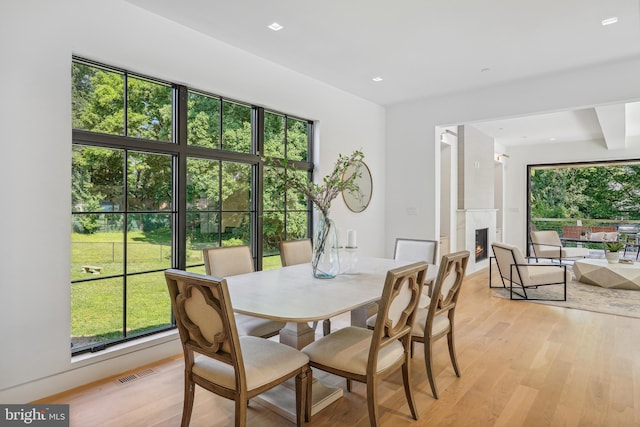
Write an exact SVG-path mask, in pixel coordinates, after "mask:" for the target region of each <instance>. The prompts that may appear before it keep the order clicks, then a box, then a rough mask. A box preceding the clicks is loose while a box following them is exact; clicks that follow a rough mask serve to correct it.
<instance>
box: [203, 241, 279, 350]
mask: <svg viewBox="0 0 640 427" xmlns="http://www.w3.org/2000/svg"><path fill="white" fill-rule="evenodd" d="M202 255H203V258H204V268H205V271H206V272H207V275H210V276H216V277H228V276H235V275H237V274H244V273H253V272H254V271H255V267H254V264H253V257H252V256H251V248H250V247H249V246H248V245H240V246H229V247H214V248H205V249H203V250H202ZM256 286H259V284H256ZM236 324H237V326H238V332H239V333H240V335H251V336H254V337H262V338H269V337H273V336H275V335H278V333H280V329H282V328H284V326H285V323H284V322H278V321H275V320H269V319H262V318H260V317H254V316H248V315H246V314H240V313H238V314H236Z"/></svg>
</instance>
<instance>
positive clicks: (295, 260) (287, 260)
mask: <svg viewBox="0 0 640 427" xmlns="http://www.w3.org/2000/svg"><path fill="white" fill-rule="evenodd" d="M312 253H313V246H312V244H311V239H301V240H283V241H281V242H280V261H281V262H282V266H283V267H287V266H289V265H297V264H304V263H307V262H311V256H312ZM317 327H318V321H315V322H313V325H312V326H311V329H313V330H314V331H315V330H316V328H317ZM330 333H331V319H324V320H323V321H322V334H323V335H329V334H330Z"/></svg>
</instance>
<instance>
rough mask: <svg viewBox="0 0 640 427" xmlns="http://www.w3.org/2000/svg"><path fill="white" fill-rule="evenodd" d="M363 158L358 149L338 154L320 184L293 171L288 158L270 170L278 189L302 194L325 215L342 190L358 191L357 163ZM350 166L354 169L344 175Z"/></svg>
mask: <svg viewBox="0 0 640 427" xmlns="http://www.w3.org/2000/svg"><path fill="white" fill-rule="evenodd" d="M363 159H364V154H363V153H362V151H360V150H355V151H354V152H353V153H351V154H350V155H349V156H344V155H342V154H338V159H337V160H336V163H335V165H334V167H333V170H332V171H331V173H330V174H329V175H327V176H325V177H324V178H323V180H322V184H316V183H315V182H313V181H311V180H309V179H307V178H306V176H305V175H303V174H301V173H296V172H295V171H293V170H292V168H291V166H290V162H291V161H290V159H288V158H285V159H284V160H282V163H281V166H282V167H281V168H278V167H274V168H272V169H271V170H272V172H273V173H274V174H275V175H276V176H277V178H278V180H277V188H278V189H279V190H280V191H286V190H288V189H293V190H295V191H297V192H299V193H301V194H304V195H305V196H306V197H308V198H309V199H310V200H311V201H312V202H313V204H314V205H315V207H316V208H317V209H318V210H319V211H321V212H322V214H323V215H324V216H325V217H326V216H327V215H328V212H329V209H331V202H332V201H333V199H335V198H336V197H337V196H338V194H340V193H341V192H342V191H344V190H348V191H353V192H358V191H359V187H358V184H357V183H356V179H357V178H358V177H360V176H361V175H362V173H361V172H360V168H359V165H360V162H362V160H363ZM271 163H273V162H271ZM351 166H356V171H355V172H354V173H353V174H351V175H350V176H345V172H346V171H347V169H349V167H351Z"/></svg>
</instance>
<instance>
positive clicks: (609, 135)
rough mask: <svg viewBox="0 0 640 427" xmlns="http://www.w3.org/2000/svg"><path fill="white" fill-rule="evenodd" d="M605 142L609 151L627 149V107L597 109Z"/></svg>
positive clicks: (609, 106) (616, 106)
mask: <svg viewBox="0 0 640 427" xmlns="http://www.w3.org/2000/svg"><path fill="white" fill-rule="evenodd" d="M595 110H596V115H597V116H598V121H599V122H600V128H601V129H602V135H603V136H604V142H605V144H606V146H607V149H608V150H623V149H624V148H626V113H625V105H624V104H618V105H607V106H605V107H595Z"/></svg>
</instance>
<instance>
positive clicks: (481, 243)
mask: <svg viewBox="0 0 640 427" xmlns="http://www.w3.org/2000/svg"><path fill="white" fill-rule="evenodd" d="M488 237H489V229H488V228H481V229H479V230H476V245H475V248H476V262H480V261H483V260H485V259H487V257H488V254H489V248H487V246H488Z"/></svg>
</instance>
